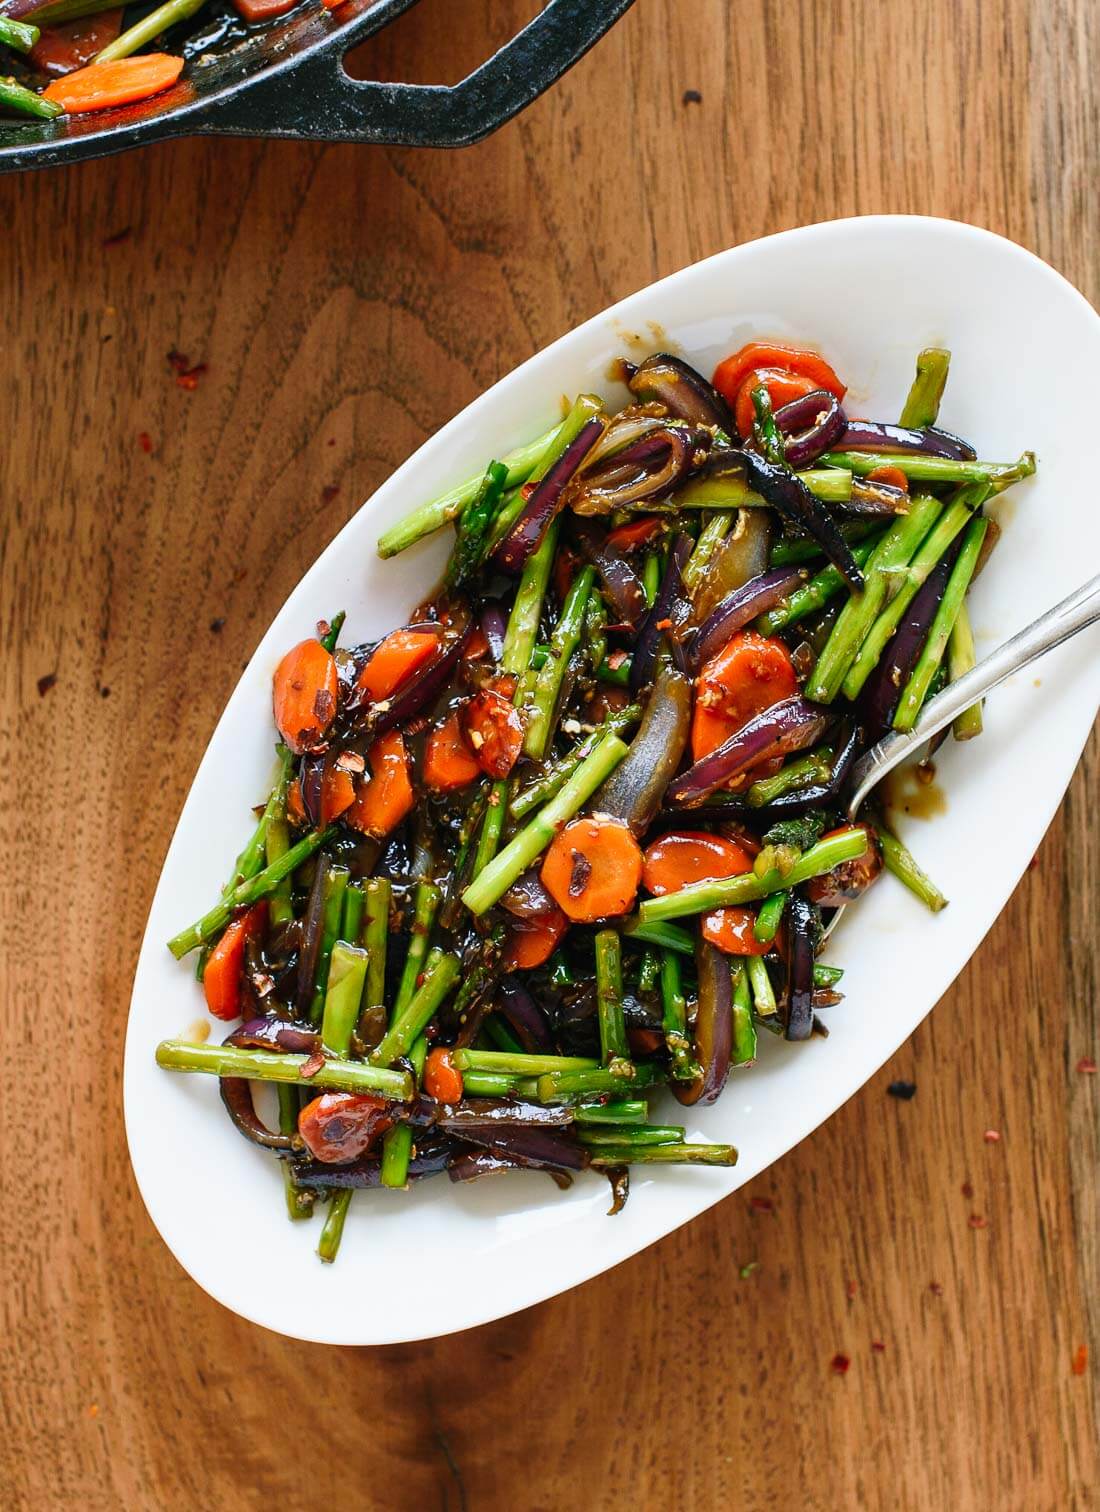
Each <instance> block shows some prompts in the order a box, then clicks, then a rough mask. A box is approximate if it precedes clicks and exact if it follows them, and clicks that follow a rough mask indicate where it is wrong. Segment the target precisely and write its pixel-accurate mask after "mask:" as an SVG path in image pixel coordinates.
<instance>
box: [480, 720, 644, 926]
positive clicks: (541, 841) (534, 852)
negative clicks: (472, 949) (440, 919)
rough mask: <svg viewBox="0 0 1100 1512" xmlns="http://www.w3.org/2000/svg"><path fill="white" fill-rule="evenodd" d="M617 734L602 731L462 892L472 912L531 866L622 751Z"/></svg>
mask: <svg viewBox="0 0 1100 1512" xmlns="http://www.w3.org/2000/svg"><path fill="white" fill-rule="evenodd" d="M626 752H627V747H626V746H625V745H624V744H623V742H622V741H621V740H620V739H619V737H618V736H617V735H605V736H604V737H603V739H602V740H601V741H600V743H599V745H597V746H596V748H595V750H594V751H593V752H592V754H591V755H590V756H588V757H587V758H586V759H585V760H584V761H582V762H581V764H580V766H579V767H577V769H576V771H574V772H573V773H572V774H571V775H570V777H569V778H568V779H567V780H566V782H565V783H564V785H563V786H562V787H561V789H560V790H559V791H558V793H557V794H556V795H555V796H554V797H553V798H551V800H550V802H549V803H547V804H546V805H545V806H544V807H543V808H541V809H540V810H539V812H538V813H537V814H536V815H535V816H534V818H532V819H531V820H530V821H529V822H528V823H527V824H526V825H525V826H524V828H523V829H521V830H520V831H519V833H518V834H517V835H514V836H513V838H512V839H511V840H510V841H509V842H508V844H507V845H506V846H505V847H504V849H503V850H502V851H501V852H500V853H499V854H498V855H497V856H495V857H494V858H493V860H492V861H490V862H489V864H488V866H486V867H485V868H484V869H483V870H482V871H480V872H479V873H478V874H477V876H476V877H475V878H474V880H473V882H471V883H470V885H469V887H467V888H466V890H465V892H464V893H463V894H462V901H463V902H464V903H465V904H466V907H467V908H468V909H469V910H470V912H471V913H472V914H483V913H484V912H485V910H486V909H488V908H491V907H492V905H493V904H494V903H495V902H496V901H497V899H498V898H499V897H500V896H501V895H502V894H503V893H506V892H507V891H508V889H509V888H510V887H511V885H512V883H513V882H514V881H515V880H516V878H517V877H518V876H519V875H520V874H521V872H525V871H526V870H527V868H528V867H529V866H531V865H532V864H533V863H534V861H535V860H536V858H537V857H538V856H540V855H541V854H542V852H543V851H544V850H545V849H546V847H547V846H548V845H549V844H550V842H551V840H553V838H554V836H555V835H556V834H557V833H558V830H559V829H561V827H562V826H563V825H564V824H566V823H567V822H568V821H569V820H570V819H572V818H573V815H574V814H575V813H576V812H577V810H578V809H580V808H581V807H582V805H583V804H585V803H587V801H588V799H589V798H591V796H592V794H593V793H594V792H595V791H596V789H597V788H598V787H599V786H600V784H601V783H602V782H604V781H605V780H606V778H607V777H609V776H610V775H611V773H612V772H613V771H614V770H615V768H616V767H617V766H618V764H619V762H620V761H622V759H623V757H624V756H625V755H626Z"/></svg>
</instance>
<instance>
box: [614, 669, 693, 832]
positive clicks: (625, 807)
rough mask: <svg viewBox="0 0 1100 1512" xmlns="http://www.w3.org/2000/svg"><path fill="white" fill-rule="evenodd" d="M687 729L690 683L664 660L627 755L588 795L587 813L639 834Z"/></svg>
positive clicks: (662, 792)
mask: <svg viewBox="0 0 1100 1512" xmlns="http://www.w3.org/2000/svg"><path fill="white" fill-rule="evenodd" d="M690 728H691V684H690V683H689V682H688V680H687V678H686V677H685V676H684V675H683V673H682V672H680V671H679V670H678V669H677V668H676V667H674V666H672V665H671V664H668V663H666V664H665V665H663V666H662V667H661V668H660V669H659V671H658V673H657V680H656V682H655V683H654V684H653V691H652V692H651V693H650V695H649V701H648V703H647V704H646V709H645V713H644V714H643V716H642V722H641V724H640V725H639V726H638V733H637V734H636V735H635V736H634V739H633V740H632V741H631V743H630V749H629V751H628V752H627V753H626V756H625V757H624V758H623V760H622V761H621V762H620V763H619V765H618V767H616V769H615V771H614V772H612V774H611V776H610V777H609V778H608V779H607V781H606V782H605V783H604V785H603V787H601V788H599V789H598V790H597V792H596V795H595V797H594V798H593V799H592V804H591V807H592V811H593V813H597V814H609V815H610V816H611V817H612V818H613V819H621V820H622V821H623V823H624V824H628V825H629V826H630V828H631V829H632V830H633V832H634V834H635V835H643V834H644V833H645V832H646V830H647V829H648V828H649V826H650V825H651V824H652V822H653V820H654V818H655V817H656V815H657V812H658V810H659V809H660V807H661V803H662V801H663V800H664V796H665V791H666V789H667V788H668V785H669V783H670V782H671V781H672V778H673V776H674V774H675V772H676V769H677V767H678V766H679V765H680V762H681V760H682V759H683V755H684V751H685V749H686V747H687V741H688V732H689V730H690Z"/></svg>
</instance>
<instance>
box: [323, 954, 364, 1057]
mask: <svg viewBox="0 0 1100 1512" xmlns="http://www.w3.org/2000/svg"><path fill="white" fill-rule="evenodd" d="M368 960H369V957H368V954H367V952H366V951H365V950H361V949H360V948H359V947H358V946H357V945H349V944H348V943H347V941H346V940H338V941H337V942H336V944H335V945H334V946H333V947H332V956H331V958H330V960H329V969H328V983H327V985H326V988H325V1003H324V1016H323V1018H322V1020H321V1043H322V1044H323V1045H324V1047H325V1049H326V1050H327V1051H329V1052H330V1053H331V1054H332V1055H336V1056H340V1057H341V1058H342V1057H345V1056H346V1055H347V1053H348V1050H349V1049H350V1047H351V1036H352V1034H353V1032H354V1030H355V1025H356V1024H357V1022H358V1020H359V1003H360V1000H361V999H362V996H363V984H364V982H365V981H366V979H367V962H368Z"/></svg>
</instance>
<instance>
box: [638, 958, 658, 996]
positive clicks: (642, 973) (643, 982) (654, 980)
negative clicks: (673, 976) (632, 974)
mask: <svg viewBox="0 0 1100 1512" xmlns="http://www.w3.org/2000/svg"><path fill="white" fill-rule="evenodd" d="M660 979H661V963H660V961H658V959H657V953H656V951H654V950H648V949H647V950H643V951H642V959H641V960H640V961H639V962H638V994H639V996H641V997H644V996H647V995H648V994H649V993H651V992H656V990H657V984H658V982H659V981H660Z"/></svg>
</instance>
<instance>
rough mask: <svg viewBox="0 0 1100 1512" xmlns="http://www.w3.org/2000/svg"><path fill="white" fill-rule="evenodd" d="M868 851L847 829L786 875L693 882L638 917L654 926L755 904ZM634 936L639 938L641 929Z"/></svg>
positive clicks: (646, 906)
mask: <svg viewBox="0 0 1100 1512" xmlns="http://www.w3.org/2000/svg"><path fill="white" fill-rule="evenodd" d="M866 849H867V836H866V835H865V834H864V832H863V830H862V829H859V828H852V829H843V830H840V831H839V832H838V833H836V834H834V835H826V836H825V838H824V839H822V840H819V841H818V842H817V844H816V845H812V846H811V847H810V849H809V850H808V851H806V852H804V854H803V855H801V856H799V858H798V860H797V861H796V862H795V863H794V865H793V866H792V867H791V868H790V870H789V871H787V873H786V874H784V873H783V872H781V871H779V870H778V869H774V868H773V869H771V870H769V871H766V872H765V873H764V874H763V876H758V875H757V873H756V872H755V871H751V872H744V873H742V874H741V875H740V876H736V877H723V878H721V879H720V880H718V881H714V882H691V883H689V884H688V886H687V887H682V888H680V890H679V892H674V893H666V894H665V895H664V897H662V898H647V899H646V900H645V902H644V903H643V904H642V905H641V907H640V908H639V909H638V917H639V919H640V920H641V922H642V923H643V924H651V923H655V922H660V921H663V920H666V919H678V918H682V917H684V916H686V915H688V914H698V913H709V912H710V911H711V909H714V908H725V907H726V906H727V905H729V904H731V903H751V902H754V901H755V900H756V899H757V898H766V897H768V896H769V894H771V893H775V892H781V891H783V890H784V889H785V888H786V889H789V888H793V887H797V886H798V884H799V883H800V882H808V881H809V880H810V878H811V877H819V876H821V875H823V873H825V872H828V871H832V869H833V867H834V866H839V865H840V863H841V862H842V861H854V860H855V859H856V857H857V856H862V855H863V852H864V851H865V850H866ZM632 933H633V935H634V938H635V939H637V938H638V933H637V930H634V931H632Z"/></svg>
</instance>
